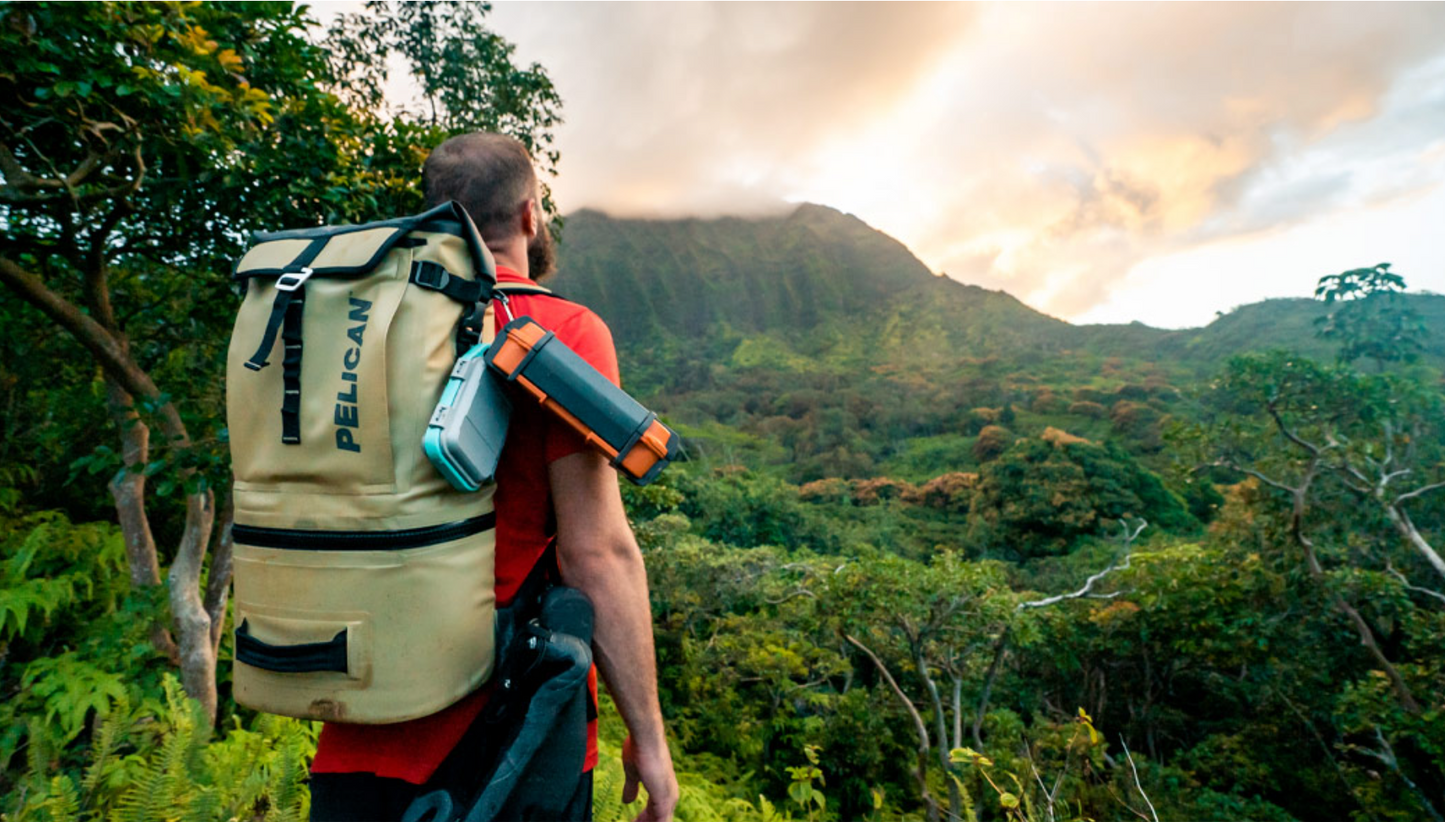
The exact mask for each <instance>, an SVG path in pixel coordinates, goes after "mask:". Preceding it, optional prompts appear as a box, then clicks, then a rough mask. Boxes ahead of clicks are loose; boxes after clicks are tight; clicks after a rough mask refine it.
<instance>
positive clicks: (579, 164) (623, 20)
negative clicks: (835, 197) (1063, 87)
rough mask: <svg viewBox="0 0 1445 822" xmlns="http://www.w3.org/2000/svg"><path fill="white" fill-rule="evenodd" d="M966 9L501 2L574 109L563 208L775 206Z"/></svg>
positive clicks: (916, 74)
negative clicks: (817, 155) (826, 145)
mask: <svg viewBox="0 0 1445 822" xmlns="http://www.w3.org/2000/svg"><path fill="white" fill-rule="evenodd" d="M971 17H972V11H971V9H970V8H969V7H966V6H957V5H946V4H931V3H898V4H886V5H885V4H873V3H856V4H853V3H849V4H836V5H834V4H821V3H777V4H775V3H725V4H712V3H697V4H690V3H689V4H662V3H621V4H594V3H583V4H570V3H568V4H541V5H536V4H525V5H523V4H505V3H504V4H499V5H498V6H497V7H496V9H495V11H494V12H493V18H492V20H493V22H494V24H495V25H496V27H497V30H498V31H499V32H501V33H502V34H504V35H505V36H507V37H509V38H510V39H512V40H513V41H514V42H516V43H517V44H518V47H519V56H520V57H522V58H523V59H527V60H534V59H535V60H537V61H539V62H541V63H542V64H543V65H544V66H546V67H547V69H548V71H549V72H550V73H551V75H552V76H553V78H554V80H555V82H556V84H557V86H558V90H559V92H560V93H561V95H562V97H563V101H564V114H565V117H566V124H565V125H564V126H563V128H562V129H561V131H560V134H559V142H560V144H561V146H562V150H563V152H564V157H563V169H564V174H563V177H562V179H560V180H559V181H558V183H557V185H556V186H555V188H556V190H557V192H558V195H559V197H560V198H561V201H562V203H563V204H564V207H566V208H569V209H570V208H579V207H589V206H591V207H601V208H604V209H607V210H609V211H612V212H614V213H625V214H628V215H671V214H689V215H693V214H707V213H722V212H726V213H739V212H747V211H755V210H758V209H760V208H777V207H779V203H780V201H781V199H782V196H783V194H784V193H785V191H786V189H787V185H788V182H787V181H788V180H790V179H796V176H797V169H798V168H800V167H801V166H802V165H806V164H807V162H808V161H809V157H810V152H812V151H813V150H815V149H816V148H817V147H818V146H819V145H820V144H822V143H823V142H825V141H826V140H828V139H830V138H832V137H834V136H836V135H838V134H846V133H847V132H849V131H850V130H852V129H856V128H860V127H862V126H864V125H866V124H868V123H870V122H871V120H872V118H874V117H876V115H877V113H878V112H879V111H880V110H882V109H884V108H886V107H887V106H888V105H889V104H890V102H891V101H892V100H894V99H895V98H897V97H898V96H900V95H901V94H904V93H906V92H907V90H908V89H909V88H911V87H912V86H913V85H914V84H916V83H917V82H918V81H919V78H920V77H921V76H923V75H925V74H926V73H927V72H928V71H929V70H930V68H931V67H932V65H933V64H934V63H935V62H936V61H937V60H938V59H939V57H940V56H942V55H943V54H944V53H945V52H946V50H947V49H948V48H949V47H950V46H952V45H953V43H954V42H956V40H957V39H958V37H959V36H960V35H961V34H962V33H964V32H965V31H966V30H967V28H968V23H969V20H970V19H971Z"/></svg>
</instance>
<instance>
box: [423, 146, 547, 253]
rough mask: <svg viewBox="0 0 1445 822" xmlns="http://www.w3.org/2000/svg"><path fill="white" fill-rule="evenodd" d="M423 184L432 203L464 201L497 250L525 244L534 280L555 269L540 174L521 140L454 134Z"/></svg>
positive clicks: (436, 153)
mask: <svg viewBox="0 0 1445 822" xmlns="http://www.w3.org/2000/svg"><path fill="white" fill-rule="evenodd" d="M422 188H423V190H424V191H425V192H426V203H427V206H428V207H431V206H435V205H439V204H441V203H444V202H446V201H448V200H456V201H457V202H459V203H461V204H462V206H464V207H465V208H466V210H467V213H468V214H470V215H472V220H473V221H474V222H475V223H476V224H477V229H478V230H480V231H481V232H482V239H483V240H485V241H486V243H487V247H488V248H491V249H492V251H493V252H494V253H496V252H498V251H500V250H502V249H508V248H512V247H516V246H517V245H518V244H524V246H525V249H526V260H527V268H528V272H527V273H528V275H529V276H530V277H531V278H532V279H534V280H541V279H542V278H544V277H546V276H547V275H548V274H550V273H552V268H553V266H554V265H555V263H556V259H555V258H556V251H555V249H554V248H553V246H552V237H551V235H550V234H548V232H547V226H546V224H545V223H544V221H543V214H542V198H541V191H540V186H539V185H538V183H537V172H536V170H535V169H534V168H533V167H532V158H531V157H530V156H529V155H528V154H527V149H526V148H525V147H524V146H523V145H522V144H521V142H519V141H517V140H515V139H513V138H511V137H508V136H506V135H504V134H492V133H490V132H485V131H479V132H473V133H471V134H461V135H458V136H456V137H453V138H451V139H449V140H447V141H446V142H444V143H442V144H441V145H439V146H437V147H436V148H435V149H434V150H433V151H432V153H431V156H429V157H427V160H426V165H425V166H423V168H422Z"/></svg>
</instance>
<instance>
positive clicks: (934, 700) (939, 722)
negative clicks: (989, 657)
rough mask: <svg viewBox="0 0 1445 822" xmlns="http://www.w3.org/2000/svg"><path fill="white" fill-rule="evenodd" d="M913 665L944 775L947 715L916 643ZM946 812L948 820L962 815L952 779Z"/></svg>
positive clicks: (946, 768) (945, 770) (946, 748)
mask: <svg viewBox="0 0 1445 822" xmlns="http://www.w3.org/2000/svg"><path fill="white" fill-rule="evenodd" d="M913 664H914V666H915V667H917V668H918V675H919V676H921V677H923V684H924V687H926V688H927V689H928V701H929V702H930V703H931V704H932V705H933V727H934V732H935V733H936V734H937V738H938V745H937V746H936V748H935V751H934V753H936V754H937V756H938V767H939V769H940V770H942V771H943V773H944V774H947V773H948V766H949V765H950V764H951V763H950V762H949V761H948V754H949V750H948V713H947V711H945V710H944V708H943V698H942V697H941V696H940V695H939V693H938V683H936V682H934V681H933V675H932V674H930V673H928V660H927V659H925V658H924V656H923V643H922V642H921V641H920V642H916V643H914V645H913ZM948 811H949V818H951V819H961V818H962V816H961V814H962V813H963V805H962V800H961V799H960V797H959V795H958V784H957V783H955V782H954V781H953V780H952V779H950V780H948Z"/></svg>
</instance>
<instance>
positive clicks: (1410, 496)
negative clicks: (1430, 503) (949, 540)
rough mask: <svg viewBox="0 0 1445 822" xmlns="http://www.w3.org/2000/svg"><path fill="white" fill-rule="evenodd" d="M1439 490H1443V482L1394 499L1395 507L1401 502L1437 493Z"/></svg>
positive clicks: (1444, 485) (1444, 486)
mask: <svg viewBox="0 0 1445 822" xmlns="http://www.w3.org/2000/svg"><path fill="white" fill-rule="evenodd" d="M1441 488H1445V482H1435V483H1431V484H1430V485H1426V486H1425V487H1423V488H1416V489H1415V490H1414V491H1411V492H1409V493H1406V494H1401V495H1400V496H1398V497H1395V505H1399V504H1400V503H1402V502H1406V501H1408V500H1412V499H1415V498H1416V497H1422V496H1424V495H1426V494H1428V493H1430V492H1431V491H1438V490H1440V489H1441Z"/></svg>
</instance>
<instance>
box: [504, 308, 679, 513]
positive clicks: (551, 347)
mask: <svg viewBox="0 0 1445 822" xmlns="http://www.w3.org/2000/svg"><path fill="white" fill-rule="evenodd" d="M486 358H487V364H488V365H489V366H491V367H492V368H493V369H494V370H496V371H497V372H499V373H500V374H501V375H502V376H504V377H506V378H507V380H508V381H509V382H512V383H515V384H516V385H518V386H519V387H520V388H522V389H523V390H524V391H526V393H527V394H528V395H529V396H531V397H532V398H533V399H534V400H536V401H537V402H538V403H539V404H540V405H542V406H543V407H544V408H546V409H547V410H548V411H550V412H551V413H553V414H555V415H556V416H557V417H559V418H560V419H561V420H562V421H564V422H565V423H567V425H568V426H570V427H571V428H572V429H574V430H575V431H577V433H579V434H581V435H582V436H583V437H584V438H585V439H586V440H587V443H588V444H589V445H591V446H592V447H593V448H596V449H597V450H598V451H601V452H602V453H603V454H606V455H607V457H608V458H610V459H611V461H612V466H613V467H614V468H616V469H617V470H618V471H620V472H621V473H622V474H623V475H624V476H626V477H627V478H628V479H629V480H632V482H634V483H636V484H637V485H646V484H648V483H649V482H652V481H653V480H655V479H657V475H658V474H660V473H662V469H663V468H666V467H667V464H668V463H669V462H671V461H672V459H673V458H674V457H675V456H677V453H678V450H679V444H678V437H677V433H676V432H674V431H673V430H672V429H670V428H668V427H667V426H666V425H663V424H662V422H661V421H660V420H658V419H657V415H656V414H654V413H652V412H651V411H648V410H647V409H646V408H644V407H643V406H642V404H641V403H639V402H638V401H637V400H635V399H633V398H632V397H631V395H629V394H628V393H627V392H626V391H623V390H622V389H621V388H618V387H617V386H616V385H613V384H612V382H611V381H610V380H608V379H607V378H606V377H604V376H603V375H602V374H601V372H599V371H598V370H597V369H596V368H593V367H592V365H591V364H590V363H588V362H587V361H586V360H584V359H582V358H581V357H580V356H578V354H577V352H575V351H573V350H572V349H570V348H568V347H567V345H566V343H564V342H562V341H561V340H559V339H557V337H556V335H554V334H553V333H552V332H551V331H548V330H547V329H545V328H543V327H542V326H541V325H539V324H538V323H537V321H536V320H533V319H532V318H531V317H518V318H517V319H515V320H513V321H512V322H510V323H508V324H507V325H506V326H505V327H503V328H502V330H501V332H500V333H498V334H497V338H496V340H495V341H494V342H493V343H492V346H491V348H489V349H487V353H486Z"/></svg>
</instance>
